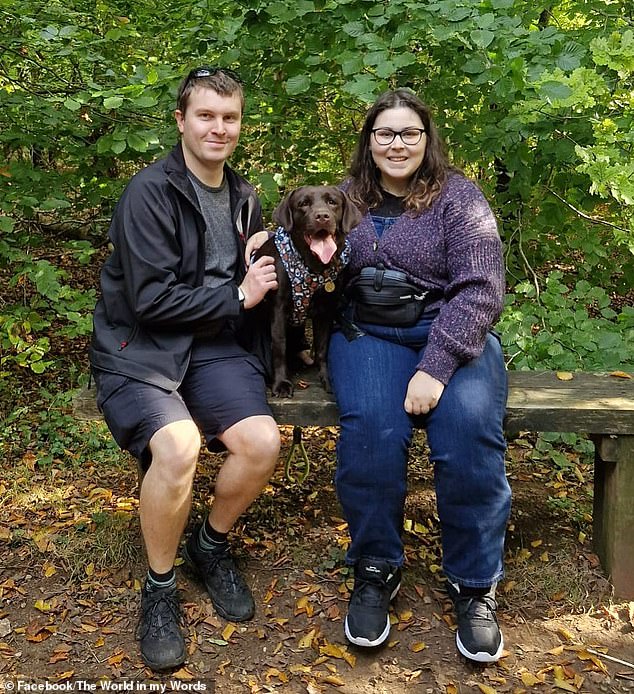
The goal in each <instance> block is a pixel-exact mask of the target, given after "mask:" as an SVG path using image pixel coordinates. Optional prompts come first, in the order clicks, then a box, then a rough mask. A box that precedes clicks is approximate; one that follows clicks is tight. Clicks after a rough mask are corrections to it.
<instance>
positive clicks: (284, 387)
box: [271, 379, 294, 398]
mask: <svg viewBox="0 0 634 694" xmlns="http://www.w3.org/2000/svg"><path fill="white" fill-rule="evenodd" d="M293 390H294V388H293V384H292V383H291V382H290V381H288V380H286V379H284V380H282V381H276V382H275V383H274V384H273V385H272V387H271V392H272V393H273V395H274V396H275V397H276V398H292V397H293Z"/></svg>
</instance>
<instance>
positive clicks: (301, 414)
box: [269, 371, 634, 434]
mask: <svg viewBox="0 0 634 694" xmlns="http://www.w3.org/2000/svg"><path fill="white" fill-rule="evenodd" d="M508 377H509V396H508V401H507V406H506V419H505V422H504V426H505V429H506V431H507V432H508V433H511V434H516V433H517V432H519V431H557V432H577V433H589V434H591V433H597V434H634V379H626V378H616V377H614V376H607V375H600V374H588V373H577V374H574V375H573V378H572V379H571V380H569V381H562V380H560V379H559V378H558V377H557V374H556V373H555V372H552V371H543V372H538V371H509V374H508ZM304 382H305V383H306V385H307V387H305V388H303V389H302V388H297V389H296V391H295V395H294V397H293V398H270V400H269V402H270V403H271V409H272V410H273V415H274V416H275V419H276V420H277V421H278V422H280V424H299V425H306V426H308V425H314V426H331V425H335V424H337V422H338V414H337V406H336V405H335V403H334V401H333V399H332V396H331V395H330V394H328V393H326V392H325V391H324V389H323V388H322V387H321V386H320V385H319V383H317V382H316V381H315V380H314V376H312V374H310V373H309V374H308V375H307V376H306V377H305V381H304Z"/></svg>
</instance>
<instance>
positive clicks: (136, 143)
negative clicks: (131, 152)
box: [113, 133, 148, 152]
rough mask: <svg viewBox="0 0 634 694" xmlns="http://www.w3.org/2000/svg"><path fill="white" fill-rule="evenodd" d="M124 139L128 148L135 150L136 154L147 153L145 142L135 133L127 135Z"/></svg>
mask: <svg viewBox="0 0 634 694" xmlns="http://www.w3.org/2000/svg"><path fill="white" fill-rule="evenodd" d="M126 139H127V142H128V146H129V147H130V148H131V149H135V150H136V151H137V152H147V148H148V143H147V140H146V139H145V138H144V137H141V135H139V134H137V133H129V134H128V137H127V138H126ZM113 149H114V143H113Z"/></svg>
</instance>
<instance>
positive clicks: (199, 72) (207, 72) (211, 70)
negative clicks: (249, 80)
mask: <svg viewBox="0 0 634 694" xmlns="http://www.w3.org/2000/svg"><path fill="white" fill-rule="evenodd" d="M219 72H222V73H223V74H224V75H227V77H231V79H232V80H235V81H236V82H237V83H238V84H242V80H241V79H240V75H238V73H237V72H234V71H233V70H231V69H230V68H228V67H197V68H194V69H193V70H192V71H191V72H190V73H189V74H188V75H187V80H186V82H191V80H197V79H200V78H201V77H213V76H214V75H217V74H218V73H219Z"/></svg>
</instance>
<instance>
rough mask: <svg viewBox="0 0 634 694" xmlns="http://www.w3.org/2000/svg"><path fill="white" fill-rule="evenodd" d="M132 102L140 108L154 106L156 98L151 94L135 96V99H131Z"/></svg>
mask: <svg viewBox="0 0 634 694" xmlns="http://www.w3.org/2000/svg"><path fill="white" fill-rule="evenodd" d="M132 103H133V104H134V105H135V106H139V107H140V108H149V107H151V106H156V99H155V98H154V97H153V96H137V97H136V99H133V100H132Z"/></svg>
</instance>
